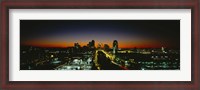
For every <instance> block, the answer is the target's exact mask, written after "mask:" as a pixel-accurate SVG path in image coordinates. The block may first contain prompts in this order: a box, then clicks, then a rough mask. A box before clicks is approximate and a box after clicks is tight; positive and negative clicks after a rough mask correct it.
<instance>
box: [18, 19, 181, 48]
mask: <svg viewBox="0 0 200 90" xmlns="http://www.w3.org/2000/svg"><path fill="white" fill-rule="evenodd" d="M91 40H94V41H95V46H96V47H97V45H98V44H99V43H102V44H108V45H109V46H110V47H112V43H113V40H118V43H119V48H135V47H137V48H160V47H163V46H164V47H170V48H180V21H179V20H21V21H20V43H21V45H29V46H38V47H62V48H66V47H73V46H74V43H79V45H80V46H81V47H83V46H86V45H87V44H88V42H89V41H91Z"/></svg>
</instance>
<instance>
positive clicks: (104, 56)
mask: <svg viewBox="0 0 200 90" xmlns="http://www.w3.org/2000/svg"><path fill="white" fill-rule="evenodd" d="M20 69H21V70H180V50H178V49H169V48H168V49H167V48H164V47H161V48H130V49H120V48H119V47H118V41H117V40H114V41H113V47H112V48H110V47H109V46H108V45H107V44H104V47H98V48H96V47H95V41H94V40H92V41H91V42H89V43H88V44H87V45H86V46H82V47H81V46H80V45H79V44H78V43H75V44H74V47H68V48H41V47H33V46H21V47H20Z"/></svg>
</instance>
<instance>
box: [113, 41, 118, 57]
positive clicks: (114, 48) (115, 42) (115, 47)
mask: <svg viewBox="0 0 200 90" xmlns="http://www.w3.org/2000/svg"><path fill="white" fill-rule="evenodd" d="M117 50H118V42H117V40H114V41H113V54H115V53H116V52H117Z"/></svg>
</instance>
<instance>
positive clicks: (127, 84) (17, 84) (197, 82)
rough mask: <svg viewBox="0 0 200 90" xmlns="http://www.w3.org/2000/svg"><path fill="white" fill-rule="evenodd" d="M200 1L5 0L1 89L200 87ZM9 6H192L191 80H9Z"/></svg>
mask: <svg viewBox="0 0 200 90" xmlns="http://www.w3.org/2000/svg"><path fill="white" fill-rule="evenodd" d="M199 4H200V1H199V0H101V1H100V0H94V1H93V0H48V1H47V0H34V1H33V0H3V1H1V5H0V6H1V14H0V15H1V24H0V25H1V26H0V29H1V35H0V36H1V57H0V58H1V59H0V60H1V62H0V63H1V64H0V84H1V86H0V89H1V90H13V89H14V90H15V89H17V90H35V89H42V90H51V89H53V90H62V89H67V90H68V89H69V90H71V89H76V90H77V89H82V90H83V89H84V90H87V89H94V90H98V89H103V90H105V89H108V90H110V89H113V90H117V89H120V90H121V89H122V90H124V89H125V90H126V89H128V90H200V78H199V75H200V65H199V64H200V63H199V30H200V29H199V25H200V23H199V22H200V19H199V15H200V6H199ZM9 9H191V11H192V15H191V16H192V17H191V18H192V29H191V30H192V35H191V36H192V44H191V45H192V48H191V49H192V54H191V55H192V59H191V60H192V65H191V66H192V70H191V71H192V73H191V76H192V80H191V81H167V82H166V81H108V82H107V81H64V82H59V81H52V82H48V81H42V82H41V81H27V82H26V81H9V77H8V76H9V47H8V46H9V17H8V16H9Z"/></svg>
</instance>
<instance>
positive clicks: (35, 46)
mask: <svg viewBox="0 0 200 90" xmlns="http://www.w3.org/2000/svg"><path fill="white" fill-rule="evenodd" d="M21 46H25V47H26V46H27V47H38V48H73V47H74V46H65V47H62V46H34V45H20V47H21ZM82 47H83V46H82ZM82 47H81V48H82ZM162 47H164V48H173V49H177V47H176V48H175V47H165V46H161V47H126V48H124V47H123V48H120V47H119V49H134V48H162ZM110 49H112V47H111V48H110ZM179 49H180V48H179Z"/></svg>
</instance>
